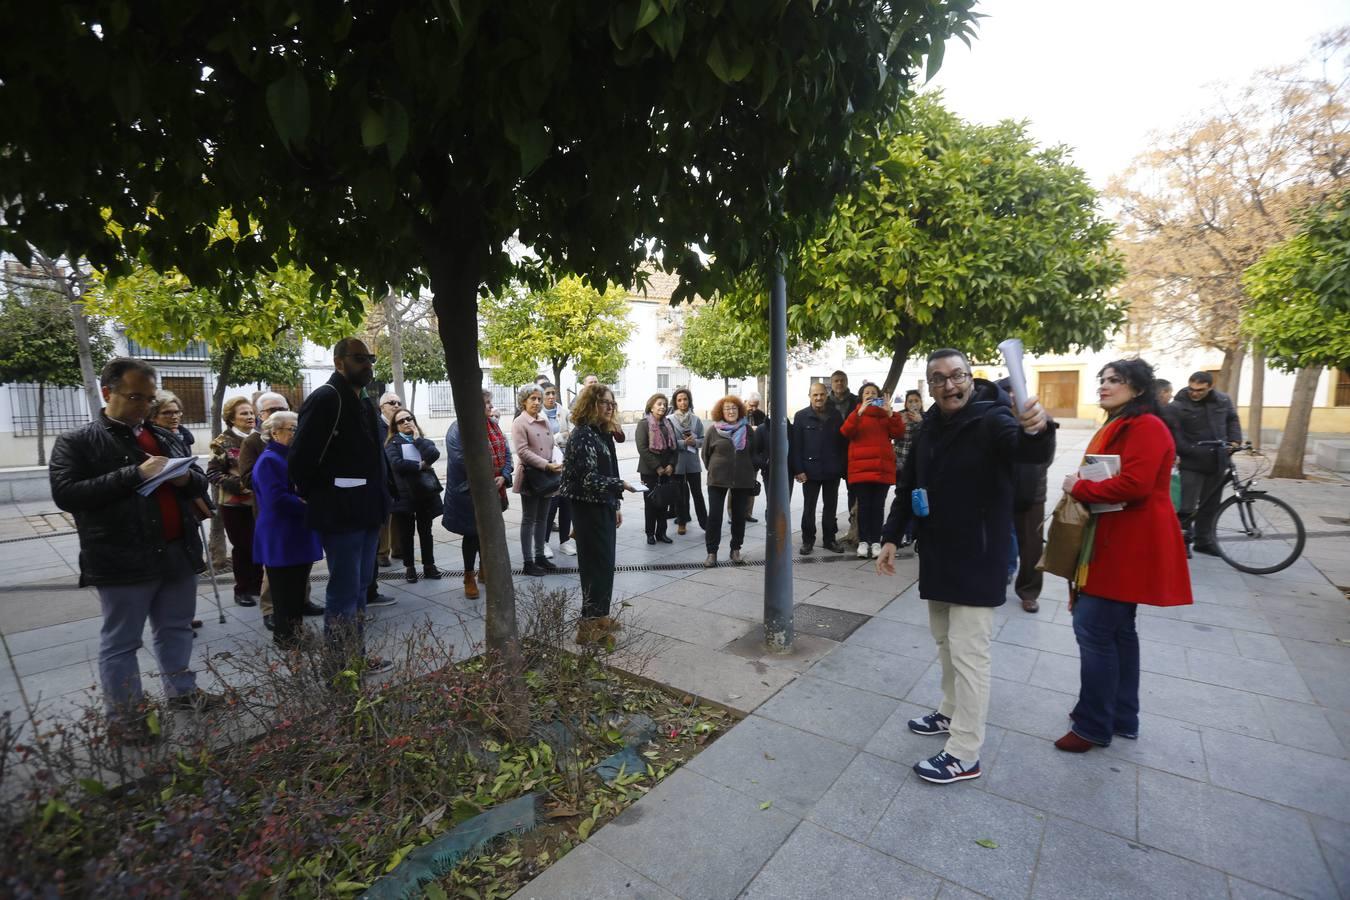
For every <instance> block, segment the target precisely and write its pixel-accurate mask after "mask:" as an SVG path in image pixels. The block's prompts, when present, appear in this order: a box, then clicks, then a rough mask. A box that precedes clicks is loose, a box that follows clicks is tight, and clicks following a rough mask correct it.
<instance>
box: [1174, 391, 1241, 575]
mask: <svg viewBox="0 0 1350 900" xmlns="http://www.w3.org/2000/svg"><path fill="white" fill-rule="evenodd" d="M1167 409H1168V413H1169V415H1168V417H1167V422H1168V425H1169V426H1170V427H1171V428H1172V439H1173V440H1174V441H1176V445H1177V468H1179V469H1181V508H1180V509H1179V510H1178V515H1179V516H1180V518H1181V527H1182V529H1183V530H1184V531H1185V533H1186V546H1187V547H1188V548H1189V547H1191V546H1192V545H1194V549H1195V551H1196V552H1197V553H1209V554H1217V553H1218V552H1219V551H1218V548H1217V547H1215V546H1214V520H1215V518H1216V517H1217V516H1218V514H1219V499H1220V496H1219V495H1220V493H1221V491H1220V488H1222V487H1223V479H1224V476H1225V475H1226V474H1227V472H1228V453H1227V451H1226V450H1224V449H1223V448H1221V447H1200V446H1197V445H1198V444H1199V442H1200V441H1228V442H1230V443H1233V444H1240V443H1242V425H1241V423H1239V422H1238V414H1237V410H1236V409H1234V408H1233V401H1232V400H1230V399H1229V397H1228V395H1227V394H1223V393H1220V392H1219V391H1216V390H1214V376H1213V375H1210V374H1209V373H1208V372H1196V373H1195V374H1194V375H1192V376H1191V378H1190V384H1189V385H1188V386H1187V387H1186V388H1184V389H1182V390H1180V391H1178V392H1177V395H1176V396H1175V397H1174V398H1172V402H1171V403H1170V404H1169V405H1168V407H1167Z"/></svg>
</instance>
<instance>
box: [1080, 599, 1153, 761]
mask: <svg viewBox="0 0 1350 900" xmlns="http://www.w3.org/2000/svg"><path fill="white" fill-rule="evenodd" d="M1137 610H1138V607H1137V606H1136V605H1135V604H1133V603H1121V602H1120V601H1118V600H1106V599H1104V598H1102V597H1094V596H1093V595H1092V594H1079V595H1078V600H1077V602H1076V603H1075V604H1074V608H1073V633H1074V636H1075V637H1077V638H1078V655H1079V658H1080V659H1079V666H1080V669H1079V671H1080V675H1079V682H1080V684H1079V688H1078V705H1077V706H1075V707H1074V708H1073V712H1072V713H1071V714H1070V715H1071V717H1072V719H1073V731H1074V733H1075V734H1077V735H1078V736H1079V737H1081V738H1083V739H1084V740H1087V741H1091V742H1092V743H1094V744H1098V745H1100V746H1102V747H1107V746H1110V744H1111V736H1112V735H1113V734H1123V735H1130V736H1134V735H1136V734H1138V733H1139V633H1138V632H1137V631H1135V628H1134V621H1135V613H1136V611H1137Z"/></svg>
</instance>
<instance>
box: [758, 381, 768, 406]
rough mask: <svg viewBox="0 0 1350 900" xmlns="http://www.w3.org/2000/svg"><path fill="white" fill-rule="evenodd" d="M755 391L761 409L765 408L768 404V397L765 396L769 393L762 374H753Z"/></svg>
mask: <svg viewBox="0 0 1350 900" xmlns="http://www.w3.org/2000/svg"><path fill="white" fill-rule="evenodd" d="M755 393H757V394H759V403H760V408H761V409H764V408H766V407H767V406H768V405H769V398H768V396H767V395H768V393H769V388H768V386H767V385H766V384H765V379H764V376H763V375H756V376H755Z"/></svg>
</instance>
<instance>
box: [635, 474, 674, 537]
mask: <svg viewBox="0 0 1350 900" xmlns="http://www.w3.org/2000/svg"><path fill="white" fill-rule="evenodd" d="M639 477H641V478H642V483H643V484H645V485H646V486H647V490H649V491H650V490H652V489H653V488H655V487H656V486H657V485H658V484H665V483H666V482H667V481H670V479H672V478H674V477H675V476H673V475H642V476H639ZM643 499H644V500H645V499H646V498H645V497H644V498H643ZM642 517H643V523H644V525H645V526H646V529H647V537H665V536H666V517H665V516H663V515H661V514H660V513H658V512H657V511H656V509H654V508H653V506H652V504H650V503H643V504H642Z"/></svg>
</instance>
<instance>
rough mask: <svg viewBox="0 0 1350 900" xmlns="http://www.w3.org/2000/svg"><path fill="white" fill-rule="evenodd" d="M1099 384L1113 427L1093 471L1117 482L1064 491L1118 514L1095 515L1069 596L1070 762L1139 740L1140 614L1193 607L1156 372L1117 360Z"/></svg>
mask: <svg viewBox="0 0 1350 900" xmlns="http://www.w3.org/2000/svg"><path fill="white" fill-rule="evenodd" d="M1097 380H1098V388H1097V397H1098V400H1099V402H1100V405H1101V407H1102V409H1103V410H1105V411H1106V415H1107V419H1106V424H1105V425H1103V426H1102V428H1101V430H1100V431H1098V432H1097V433H1096V434H1095V435H1094V436H1093V438H1092V441H1091V442H1090V443H1089V444H1088V449H1087V453H1088V456H1090V457H1097V458H1098V461H1097V463H1096V464H1095V466H1096V467H1098V468H1101V467H1106V468H1108V469H1109V470H1110V471H1113V472H1115V473H1116V474H1114V475H1111V476H1110V477H1107V478H1105V479H1102V480H1088V479H1086V478H1080V477H1079V473H1077V472H1075V473H1073V474H1070V475H1069V476H1067V477H1066V478H1065V480H1064V490H1065V491H1066V492H1067V493H1069V494H1071V495H1072V496H1073V498H1074V499H1075V500H1078V501H1080V502H1082V503H1087V504H1090V505H1092V506H1093V507H1095V508H1096V509H1111V507H1113V506H1118V507H1119V508H1115V509H1111V511H1109V512H1099V513H1097V514H1096V515H1094V516H1093V519H1092V524H1091V526H1090V527H1089V530H1088V533H1087V536H1086V538H1085V539H1084V542H1083V552H1082V555H1081V556H1080V557H1079V562H1078V570H1077V573H1076V577H1075V578H1074V585H1073V586H1072V587H1071V589H1070V600H1069V609H1070V610H1071V611H1072V613H1073V631H1074V635H1075V636H1076V637H1077V638H1078V653H1079V657H1080V665H1081V676H1080V681H1081V684H1080V687H1079V692H1078V704H1077V705H1076V706H1075V707H1074V708H1073V712H1072V713H1070V716H1069V717H1070V718H1071V719H1072V720H1073V727H1072V728H1071V729H1070V731H1069V733H1068V734H1066V735H1064V736H1063V737H1062V738H1060V739H1059V740H1057V741H1055V746H1056V747H1058V748H1059V749H1060V750H1064V751H1066V752H1069V753H1084V752H1086V751H1088V750H1091V749H1092V748H1093V747H1106V746H1108V745H1110V743H1111V739H1112V737H1113V736H1116V735H1119V736H1120V737H1123V738H1128V739H1130V740H1134V739H1136V738H1137V737H1138V736H1139V635H1138V632H1137V631H1136V630H1135V612H1136V608H1137V606H1138V604H1140V603H1146V604H1149V605H1151V606H1183V605H1187V604H1189V603H1190V602H1191V578H1190V571H1189V569H1188V568H1187V566H1186V545H1185V543H1184V542H1183V540H1182V537H1181V525H1180V524H1179V523H1178V521H1177V516H1176V511H1175V510H1174V509H1173V507H1172V497H1171V484H1172V459H1173V457H1175V455H1176V447H1175V445H1174V444H1173V442H1172V434H1171V432H1170V431H1169V430H1168V428H1167V425H1166V424H1164V422H1163V420H1162V418H1161V416H1160V413H1159V408H1158V400H1157V396H1156V392H1155V390H1154V384H1153V367H1152V366H1150V365H1149V364H1148V363H1146V362H1144V361H1143V360H1141V359H1122V360H1117V361H1116V362H1113V363H1108V364H1107V365H1106V366H1105V367H1103V368H1102V370H1101V372H1099V373H1098V374H1097ZM1111 457H1117V458H1118V462H1117V461H1116V460H1112V459H1111ZM1085 468H1087V467H1085ZM1101 474H1102V473H1101V472H1093V473H1092V475H1093V477H1094V478H1100V476H1101Z"/></svg>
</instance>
